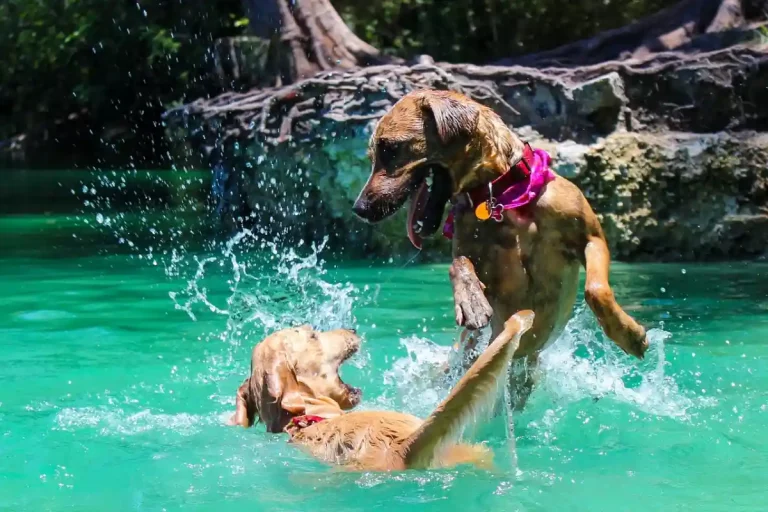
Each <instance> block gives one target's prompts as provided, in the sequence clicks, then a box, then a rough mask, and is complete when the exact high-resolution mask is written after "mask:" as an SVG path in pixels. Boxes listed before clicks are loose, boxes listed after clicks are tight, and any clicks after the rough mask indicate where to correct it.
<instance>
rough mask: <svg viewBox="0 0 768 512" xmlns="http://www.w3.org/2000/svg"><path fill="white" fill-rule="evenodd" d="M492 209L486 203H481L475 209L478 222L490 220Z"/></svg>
mask: <svg viewBox="0 0 768 512" xmlns="http://www.w3.org/2000/svg"><path fill="white" fill-rule="evenodd" d="M492 209H493V205H490V204H488V201H483V202H482V203H480V204H479V205H477V208H475V217H477V218H478V219H480V220H488V219H490V218H491V210H492Z"/></svg>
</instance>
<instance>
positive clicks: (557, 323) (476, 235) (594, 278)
mask: <svg viewBox="0 0 768 512" xmlns="http://www.w3.org/2000/svg"><path fill="white" fill-rule="evenodd" d="M382 144H384V145H385V146H386V147H388V148H389V149H388V154H389V156H388V157H387V158H382V157H383V156H384V155H383V153H382V149H381V147H382ZM393 145H394V146H393ZM392 147H396V148H397V150H396V151H394V156H393V155H392V153H393V151H392V149H391V148H392ZM523 147H524V145H523V142H522V141H521V140H520V139H519V138H518V137H517V136H516V135H515V134H514V133H513V132H512V131H511V130H510V129H509V128H508V127H507V126H506V125H505V124H504V122H503V121H502V119H501V118H500V117H499V116H498V115H496V114H495V113H494V112H493V111H492V110H491V109H489V108H487V107H485V106H483V105H481V104H479V103H477V102H475V101H473V100H471V99H469V98H467V97H466V96H463V95H461V94H459V93H455V92H450V91H415V92H412V93H409V94H408V95H406V96H405V97H403V98H402V99H401V100H400V101H398V102H397V103H396V104H395V105H394V106H393V108H392V110H391V111H390V112H389V113H387V114H386V115H385V116H384V117H383V118H382V119H381V120H380V121H379V123H378V125H377V126H376V129H375V130H374V133H373V135H372V136H371V141H370V147H369V155H370V157H371V161H372V170H371V177H370V178H369V180H368V182H367V183H366V185H365V187H364V188H363V190H362V191H361V192H360V195H359V197H358V199H357V201H356V202H355V205H354V211H355V212H356V213H357V214H358V215H359V216H360V217H361V218H363V219H365V220H367V221H369V222H377V221H379V220H381V219H382V218H383V217H385V216H386V215H389V214H391V213H392V212H394V211H395V210H396V209H397V208H399V207H401V206H402V205H403V204H404V202H405V197H406V195H407V194H399V193H397V191H396V189H397V187H398V185H399V184H403V183H406V184H408V186H409V187H411V188H413V187H414V186H417V185H418V180H419V173H421V172H423V168H424V167H425V166H438V167H439V168H440V169H443V170H444V172H446V173H448V175H449V176H450V181H451V184H452V188H453V191H452V192H453V200H454V201H455V200H457V198H458V197H459V196H460V195H461V194H463V193H465V192H468V191H470V190H472V189H474V188H476V187H481V186H486V185H487V184H488V183H489V182H491V181H492V180H493V179H495V178H497V177H498V176H500V175H501V174H503V173H505V172H507V171H508V170H510V169H511V170H512V172H516V170H515V167H514V165H515V164H516V163H518V162H519V161H520V159H521V157H522V153H523ZM414 183H415V185H414ZM382 191H384V193H382ZM393 199H394V200H393ZM452 252H453V264H452V265H451V269H450V278H451V283H452V286H453V293H454V304H455V309H456V322H457V324H458V325H461V326H465V327H467V328H468V329H470V330H473V331H474V330H477V329H479V328H482V327H484V326H486V325H488V324H490V325H491V326H492V329H493V333H494V335H495V334H498V333H499V332H501V329H502V327H503V322H504V319H506V318H508V317H509V315H511V314H512V313H514V312H515V311H520V310H523V309H531V310H533V311H535V313H536V320H535V322H534V325H533V327H532V329H531V330H530V331H528V333H526V335H525V336H523V339H522V341H521V343H520V346H519V348H518V349H517V352H516V354H515V357H516V358H522V357H526V358H528V364H529V365H530V366H531V367H534V366H535V364H536V361H537V356H538V353H539V352H540V351H541V350H542V349H543V348H544V347H546V346H547V344H548V343H550V342H551V341H552V340H554V339H555V337H556V336H557V334H558V333H559V332H560V331H561V329H562V328H563V327H564V326H565V323H566V322H567V320H568V318H569V317H570V314H571V311H572V307H573V304H574V302H575V300H576V296H577V291H578V290H577V286H578V279H579V267H580V266H582V265H583V266H585V267H586V273H587V277H586V282H585V290H584V295H585V299H586V302H587V304H588V305H589V306H590V308H591V309H592V311H593V312H594V314H595V316H596V317H597V319H598V321H599V323H600V325H601V326H602V327H603V329H604V331H605V333H606V334H607V335H608V337H609V338H611V339H612V340H613V341H614V342H615V343H616V344H617V345H618V346H619V347H620V348H621V349H622V350H624V351H625V352H627V353H629V354H632V355H634V356H636V357H640V358H641V357H643V354H644V353H645V351H646V349H647V347H648V342H647V339H646V334H645V329H644V328H643V327H642V326H641V325H640V324H638V323H637V322H636V321H635V320H634V319H632V318H631V317H630V316H629V315H627V314H626V313H625V312H624V311H623V310H622V309H621V307H620V306H619V305H618V304H617V303H616V301H615V298H614V295H613V291H612V290H611V287H610V285H609V282H608V274H609V267H610V254H609V251H608V245H607V243H606V241H605V237H604V235H603V230H602V228H601V226H600V223H599V221H598V219H597V217H596V215H595V214H594V212H593V211H592V209H591V207H590V205H589V203H588V202H587V200H586V199H585V198H584V196H583V194H582V193H581V191H580V190H579V189H578V188H577V187H576V186H575V185H573V184H572V183H571V182H569V181H568V180H567V179H565V178H563V177H562V176H558V177H557V179H555V180H554V181H552V182H551V183H549V184H548V185H547V186H546V188H545V190H544V192H543V194H542V195H541V196H540V197H539V199H538V201H537V202H535V203H533V204H531V205H528V206H526V207H524V208H522V209H519V210H515V211H506V212H505V213H504V219H503V221H502V222H501V223H497V222H493V221H489V222H483V221H480V220H478V219H477V218H476V217H475V216H474V215H473V213H472V211H468V212H464V213H462V214H460V215H458V216H456V217H455V218H454V236H453V251H452ZM525 385H528V384H527V383H526V384H525ZM515 394H516V395H524V394H525V393H524V392H523V393H518V392H517V391H516V393H515Z"/></svg>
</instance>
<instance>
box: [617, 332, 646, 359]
mask: <svg viewBox="0 0 768 512" xmlns="http://www.w3.org/2000/svg"><path fill="white" fill-rule="evenodd" d="M616 344H617V345H618V346H619V347H620V348H621V349H622V350H623V351H624V352H626V353H627V354H629V355H631V356H635V357H636V358H638V359H643V357H645V351H646V350H648V336H647V335H646V333H645V328H644V327H643V326H642V325H640V324H635V325H634V326H632V327H631V328H629V329H627V330H625V331H624V333H623V334H622V335H621V336H619V337H618V339H617V340H616Z"/></svg>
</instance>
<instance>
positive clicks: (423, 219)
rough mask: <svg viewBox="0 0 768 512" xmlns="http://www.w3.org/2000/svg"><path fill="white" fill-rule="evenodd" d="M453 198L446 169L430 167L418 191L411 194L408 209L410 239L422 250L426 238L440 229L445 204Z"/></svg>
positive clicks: (407, 226)
mask: <svg viewBox="0 0 768 512" xmlns="http://www.w3.org/2000/svg"><path fill="white" fill-rule="evenodd" d="M450 198H451V181H450V177H449V176H448V173H447V172H446V170H445V169H443V168H441V167H439V166H436V165H429V167H428V168H427V172H426V174H425V176H424V178H423V179H422V181H421V183H420V184H419V185H418V186H417V188H416V190H414V191H413V193H412V194H411V204H410V206H409V207H408V220H407V225H406V228H407V229H408V239H409V240H410V241H411V243H412V244H413V246H414V247H416V248H417V249H421V247H422V240H423V239H424V237H428V236H431V235H433V234H434V233H435V231H437V229H438V228H439V227H440V223H441V222H442V220H443V213H444V211H445V204H446V203H447V202H448V200H449V199H450Z"/></svg>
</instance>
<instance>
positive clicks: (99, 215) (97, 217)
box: [96, 213, 104, 224]
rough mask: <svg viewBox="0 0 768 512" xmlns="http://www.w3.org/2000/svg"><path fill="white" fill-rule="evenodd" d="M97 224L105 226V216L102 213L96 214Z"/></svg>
mask: <svg viewBox="0 0 768 512" xmlns="http://www.w3.org/2000/svg"><path fill="white" fill-rule="evenodd" d="M96 222H98V223H99V224H104V216H103V215H102V214H100V213H97V214H96Z"/></svg>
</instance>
